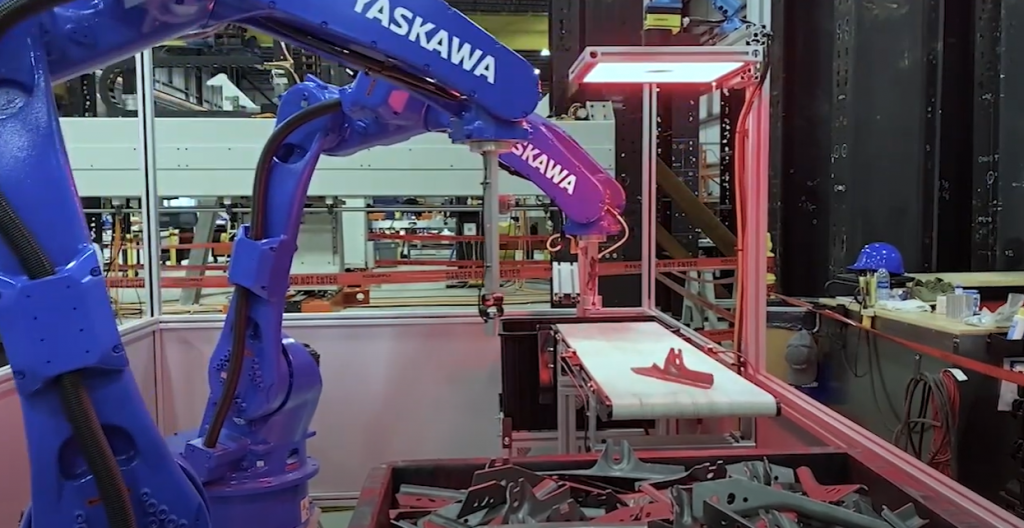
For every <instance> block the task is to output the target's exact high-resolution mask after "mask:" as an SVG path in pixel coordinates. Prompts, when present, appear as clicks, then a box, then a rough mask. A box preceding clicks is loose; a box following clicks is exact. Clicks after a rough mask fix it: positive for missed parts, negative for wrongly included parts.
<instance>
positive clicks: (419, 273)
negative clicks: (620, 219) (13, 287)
mask: <svg viewBox="0 0 1024 528" xmlns="http://www.w3.org/2000/svg"><path fill="white" fill-rule="evenodd" d="M773 264H774V263H773V262H772V261H771V260H770V261H769V266H771V265H773ZM735 268H736V259H735V258H734V257H726V258H697V259H681V260H659V261H658V265H657V269H658V271H661V272H666V271H701V270H716V269H735ZM640 269H641V263H639V262H605V263H602V264H601V265H600V268H599V271H598V272H599V274H600V275H632V274H636V273H640ZM500 271H501V278H502V280H526V279H549V278H551V264H550V263H549V262H542V261H509V262H503V263H502V264H501V270H500ZM483 276H484V270H483V268H480V267H474V268H464V269H449V270H410V271H386V270H376V271H365V272H346V273H306V274H296V275H292V276H291V281H290V284H291V285H292V286H295V287H309V286H318V287H320V286H323V287H345V286H368V285H371V284H414V283H422V282H465V281H473V280H481V279H483ZM144 285H145V279H144V278H141V277H108V278H107V287H108V288H142V287H144ZM160 286H161V287H162V288H230V287H232V285H231V284H230V283H229V282H228V277H227V275H208V276H203V277H161V278H160Z"/></svg>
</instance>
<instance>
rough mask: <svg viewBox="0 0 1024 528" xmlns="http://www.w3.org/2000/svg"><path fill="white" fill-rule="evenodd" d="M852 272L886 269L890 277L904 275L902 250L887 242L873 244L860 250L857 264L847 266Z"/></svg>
mask: <svg viewBox="0 0 1024 528" xmlns="http://www.w3.org/2000/svg"><path fill="white" fill-rule="evenodd" d="M846 269H848V270H850V271H878V270H881V269H884V270H885V271H888V272H889V274H890V275H903V273H904V271H905V270H904V269H903V256H902V255H900V250H898V249H896V248H895V247H894V246H893V245H892V244H887V243H885V242H872V243H870V244H868V245H866V246H864V248H863V249H861V250H860V254H859V255H857V262H854V263H853V265H852V266H847V268H846Z"/></svg>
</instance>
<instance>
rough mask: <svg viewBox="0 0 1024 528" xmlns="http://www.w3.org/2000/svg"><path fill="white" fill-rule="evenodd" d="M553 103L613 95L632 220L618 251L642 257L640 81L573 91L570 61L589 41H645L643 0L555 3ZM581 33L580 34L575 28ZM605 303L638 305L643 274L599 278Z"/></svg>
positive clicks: (622, 180) (558, 108) (559, 107)
mask: <svg viewBox="0 0 1024 528" xmlns="http://www.w3.org/2000/svg"><path fill="white" fill-rule="evenodd" d="M550 6H551V9H550V22H549V24H550V27H551V30H552V35H551V41H552V43H553V44H552V46H553V48H552V49H551V68H552V73H551V77H552V82H551V107H552V111H553V112H554V113H556V114H557V113H563V112H565V111H566V110H567V109H568V106H569V105H570V104H571V103H572V102H575V101H586V100H592V101H611V102H612V104H613V107H614V112H615V150H616V154H617V157H616V163H615V179H616V180H617V181H618V182H619V184H620V185H622V187H623V189H624V190H625V191H626V207H625V210H624V212H623V219H624V220H625V221H626V222H627V223H628V224H629V227H630V231H631V236H630V238H629V240H627V241H626V243H625V244H624V245H623V246H622V247H621V248H620V249H619V250H618V251H617V254H616V255H612V256H611V257H612V259H613V260H617V261H633V262H635V261H639V260H640V256H641V248H642V244H641V241H642V240H643V237H644V236H645V233H644V232H643V230H642V229H641V226H642V215H641V213H642V210H643V209H642V207H641V203H640V202H641V200H640V197H641V193H642V181H641V178H640V171H641V154H642V145H641V138H642V133H643V130H642V127H641V123H642V122H643V103H642V93H641V88H640V86H638V85H602V86H601V87H585V88H584V89H582V90H580V92H579V93H576V94H572V95H571V96H570V95H569V94H568V89H567V84H568V73H569V67H570V66H571V65H572V63H573V62H574V61H575V60H576V58H577V57H579V53H580V52H581V51H582V50H583V48H585V47H586V46H639V45H641V44H642V43H643V6H644V2H643V0H588V1H587V2H586V6H585V8H584V5H583V2H582V0H552V1H551V3H550ZM574 33H575V34H574ZM598 288H599V293H600V295H601V296H602V297H603V300H604V305H605V306H607V307H610V308H614V307H635V306H639V304H640V291H641V288H640V276H639V275H621V276H611V277H605V278H602V279H601V281H600V282H599V283H598Z"/></svg>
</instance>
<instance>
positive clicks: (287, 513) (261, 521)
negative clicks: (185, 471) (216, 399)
mask: <svg viewBox="0 0 1024 528" xmlns="http://www.w3.org/2000/svg"><path fill="white" fill-rule="evenodd" d="M201 437H202V435H200V434H199V431H198V430H195V431H184V432H181V433H176V434H174V435H173V436H171V437H169V438H168V439H167V444H168V447H170V448H171V451H172V452H174V453H181V452H182V451H183V450H184V449H185V445H186V444H187V443H188V441H190V440H192V439H195V438H201ZM300 463H301V464H302V465H301V466H300V465H299V464H300ZM182 465H186V464H185V462H182ZM319 472H320V464H319V462H317V460H316V459H315V458H312V457H306V459H305V460H304V461H294V462H290V463H289V467H288V468H286V472H284V473H281V474H278V475H274V476H270V477H267V478H259V479H254V478H252V476H251V475H249V474H248V473H246V472H245V471H240V472H232V473H228V474H227V475H225V476H223V477H222V478H219V479H217V480H216V481H214V482H207V483H206V484H205V485H202V489H203V490H204V492H205V495H206V499H207V504H208V507H209V511H210V523H211V526H217V527H223V528H232V527H238V528H251V527H253V526H277V527H286V528H312V527H315V526H318V523H319V515H318V512H317V511H316V509H315V507H314V506H313V504H312V501H311V500H310V497H309V481H310V480H312V479H313V477H315V476H316V475H317V473H319Z"/></svg>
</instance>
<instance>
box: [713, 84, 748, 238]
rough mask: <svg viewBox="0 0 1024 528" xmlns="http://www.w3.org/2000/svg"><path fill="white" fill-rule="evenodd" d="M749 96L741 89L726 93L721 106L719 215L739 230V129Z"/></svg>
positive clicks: (727, 225)
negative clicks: (736, 204) (737, 218)
mask: <svg viewBox="0 0 1024 528" xmlns="http://www.w3.org/2000/svg"><path fill="white" fill-rule="evenodd" d="M745 100H746V95H745V94H744V93H743V91H742V90H730V91H728V92H723V93H722V95H721V100H720V102H719V105H718V116H719V133H718V134H719V135H718V145H719V146H718V187H719V198H718V217H719V218H720V219H721V220H722V223H723V224H725V226H726V227H728V228H729V231H732V232H733V233H735V232H736V209H735V207H734V203H735V192H736V183H737V182H736V177H737V172H736V168H737V167H736V152H735V148H736V147H735V145H736V132H737V131H738V127H739V119H740V113H741V112H742V111H743V103H744V101H745Z"/></svg>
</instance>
